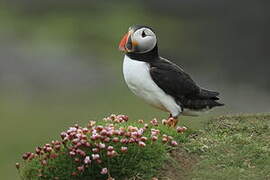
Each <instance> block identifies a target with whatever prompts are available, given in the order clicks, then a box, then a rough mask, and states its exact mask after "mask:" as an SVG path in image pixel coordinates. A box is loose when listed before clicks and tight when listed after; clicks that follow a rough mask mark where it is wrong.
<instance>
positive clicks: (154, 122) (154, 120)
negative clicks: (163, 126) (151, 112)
mask: <svg viewBox="0 0 270 180" xmlns="http://www.w3.org/2000/svg"><path fill="white" fill-rule="evenodd" d="M150 123H151V124H152V125H153V126H158V121H157V119H156V118H155V119H153V120H151V121H150Z"/></svg>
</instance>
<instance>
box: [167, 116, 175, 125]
mask: <svg viewBox="0 0 270 180" xmlns="http://www.w3.org/2000/svg"><path fill="white" fill-rule="evenodd" d="M177 123H178V119H177V118H173V117H170V118H169V119H168V120H167V125H168V126H170V127H176V125H177Z"/></svg>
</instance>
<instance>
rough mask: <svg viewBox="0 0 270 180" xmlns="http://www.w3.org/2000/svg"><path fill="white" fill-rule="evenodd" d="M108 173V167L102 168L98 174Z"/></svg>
mask: <svg viewBox="0 0 270 180" xmlns="http://www.w3.org/2000/svg"><path fill="white" fill-rule="evenodd" d="M107 173H108V169H107V168H102V170H101V172H100V174H107Z"/></svg>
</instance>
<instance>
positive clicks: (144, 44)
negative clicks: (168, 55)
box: [138, 39, 156, 51]
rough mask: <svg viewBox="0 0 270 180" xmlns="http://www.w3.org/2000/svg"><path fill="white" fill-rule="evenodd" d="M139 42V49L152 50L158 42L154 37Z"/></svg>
mask: <svg viewBox="0 0 270 180" xmlns="http://www.w3.org/2000/svg"><path fill="white" fill-rule="evenodd" d="M138 44H139V49H141V50H142V51H150V50H152V49H153V48H154V47H155V45H156V42H155V41H154V39H143V40H142V41H141V42H139V43H138Z"/></svg>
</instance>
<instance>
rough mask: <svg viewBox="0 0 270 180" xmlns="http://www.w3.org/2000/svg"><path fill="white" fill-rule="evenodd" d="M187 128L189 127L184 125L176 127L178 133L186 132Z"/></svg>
mask: <svg viewBox="0 0 270 180" xmlns="http://www.w3.org/2000/svg"><path fill="white" fill-rule="evenodd" d="M186 130H187V128H186V127H185V126H183V127H179V126H178V127H177V128H176V131H177V132H178V133H183V132H185V131H186Z"/></svg>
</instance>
